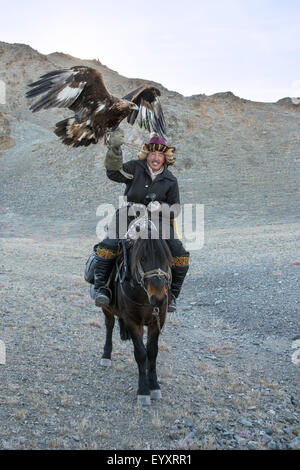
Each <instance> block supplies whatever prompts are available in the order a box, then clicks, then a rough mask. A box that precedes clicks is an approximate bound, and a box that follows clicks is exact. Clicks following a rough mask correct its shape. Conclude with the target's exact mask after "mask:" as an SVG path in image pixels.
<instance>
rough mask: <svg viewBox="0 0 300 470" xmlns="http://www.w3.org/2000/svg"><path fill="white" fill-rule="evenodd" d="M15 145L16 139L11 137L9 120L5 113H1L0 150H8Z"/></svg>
mask: <svg viewBox="0 0 300 470" xmlns="http://www.w3.org/2000/svg"><path fill="white" fill-rule="evenodd" d="M14 145H15V142H14V139H13V138H12V137H10V127H9V120H8V118H7V117H6V116H5V115H4V114H3V113H0V150H7V149H9V148H11V147H13V146H14Z"/></svg>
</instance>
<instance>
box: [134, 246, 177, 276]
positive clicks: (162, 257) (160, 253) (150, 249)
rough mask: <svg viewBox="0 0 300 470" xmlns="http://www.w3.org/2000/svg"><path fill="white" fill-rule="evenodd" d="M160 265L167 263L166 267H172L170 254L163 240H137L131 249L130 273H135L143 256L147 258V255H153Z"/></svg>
mask: <svg viewBox="0 0 300 470" xmlns="http://www.w3.org/2000/svg"><path fill="white" fill-rule="evenodd" d="M154 252H155V256H156V258H157V259H158V261H159V263H160V264H163V263H165V262H166V261H167V262H168V265H169V266H170V267H171V265H172V253H171V251H170V248H169V247H168V244H167V242H166V241H165V240H163V239H160V238H158V239H151V238H138V239H137V240H136V241H135V243H134V245H133V249H132V256H131V273H132V275H133V274H134V273H135V271H136V268H137V262H138V261H139V260H141V258H142V257H143V256H147V255H148V256H149V253H150V254H151V253H154Z"/></svg>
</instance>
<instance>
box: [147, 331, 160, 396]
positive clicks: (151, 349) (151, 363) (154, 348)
mask: <svg viewBox="0 0 300 470" xmlns="http://www.w3.org/2000/svg"><path fill="white" fill-rule="evenodd" d="M158 338H159V330H158V327H157V325H156V324H154V325H153V324H152V325H149V326H148V340H147V356H148V380H149V388H150V397H151V398H152V399H153V400H159V399H160V398H161V391H160V386H159V385H158V381H157V373H156V359H157V354H158Z"/></svg>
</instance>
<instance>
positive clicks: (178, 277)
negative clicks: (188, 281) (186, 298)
mask: <svg viewBox="0 0 300 470" xmlns="http://www.w3.org/2000/svg"><path fill="white" fill-rule="evenodd" d="M188 269H189V265H186V266H173V267H172V284H171V297H170V302H169V306H168V312H175V311H176V299H177V297H178V296H179V294H180V291H181V287H182V284H183V281H184V278H185V276H186V273H187V272H188Z"/></svg>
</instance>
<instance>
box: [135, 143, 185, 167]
mask: <svg viewBox="0 0 300 470" xmlns="http://www.w3.org/2000/svg"><path fill="white" fill-rule="evenodd" d="M175 150H176V149H175V147H168V146H167V143H166V141H165V139H163V138H162V137H159V136H154V137H151V139H150V140H149V142H148V144H144V145H143V147H142V149H141V151H140V153H139V154H138V158H139V159H140V160H145V159H146V158H147V156H148V153H149V152H155V151H157V152H161V153H163V154H165V162H166V164H167V165H173V164H174V163H175V159H176V157H175V155H174V153H175Z"/></svg>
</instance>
